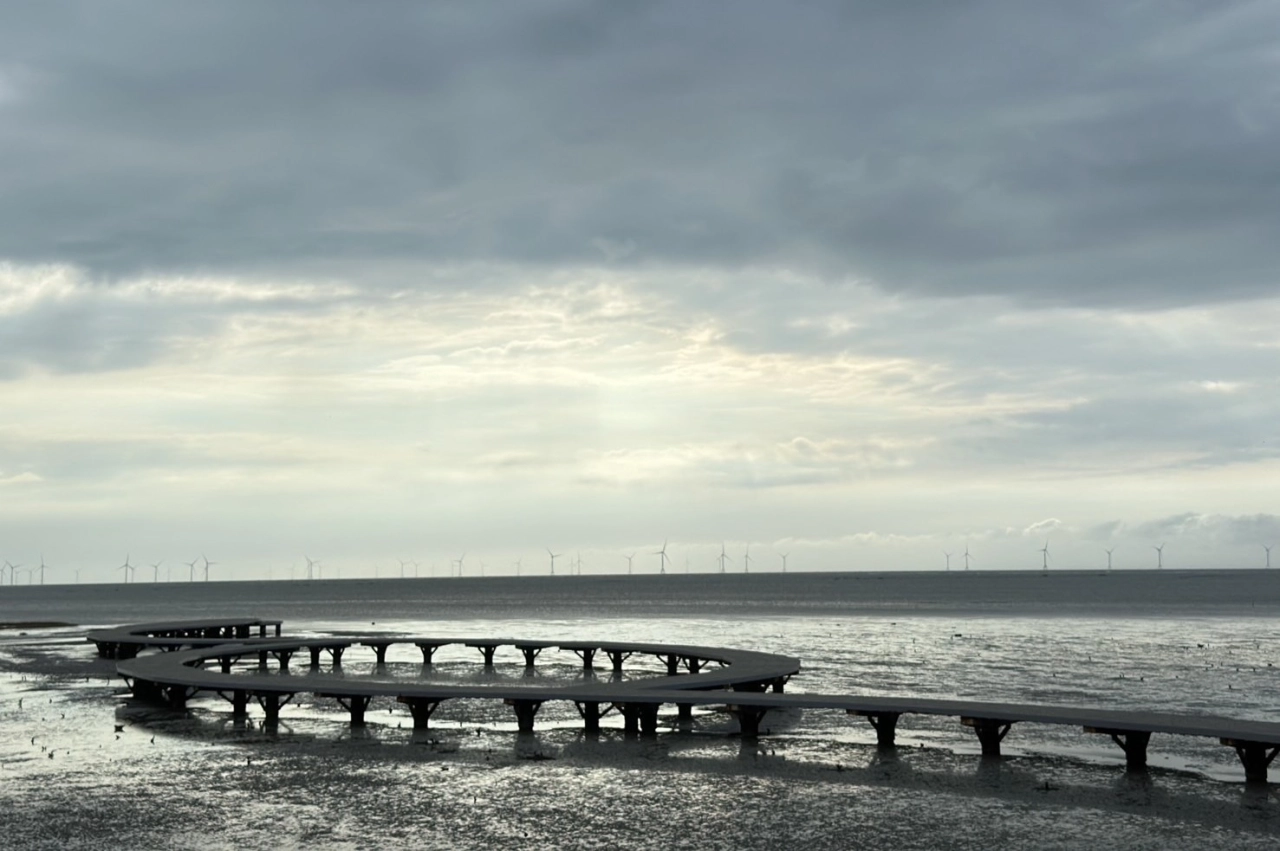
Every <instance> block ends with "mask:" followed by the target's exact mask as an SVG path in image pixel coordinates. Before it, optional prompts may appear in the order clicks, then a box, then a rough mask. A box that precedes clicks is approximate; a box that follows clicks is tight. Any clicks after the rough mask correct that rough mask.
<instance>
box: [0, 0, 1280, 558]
mask: <svg viewBox="0 0 1280 851" xmlns="http://www.w3.org/2000/svg"><path fill="white" fill-rule="evenodd" d="M1277 25H1280V12H1277V11H1276V9H1275V8H1274V6H1273V5H1270V4H1263V3H1252V2H1240V3H1227V4H1219V5H1217V6H1214V7H1212V8H1195V7H1190V6H1187V7H1173V6H1169V5H1167V4H1165V5H1160V4H1155V5H1153V4H1130V3H1102V2H1086V3H1081V4H1073V5H1072V7H1071V9H1070V10H1065V9H1064V10H1056V9H1050V8H1047V7H1044V6H1038V5H1035V6H1033V5H1028V4H1025V3H1013V2H998V1H997V0H992V2H978V3H969V4H959V5H954V4H953V5H950V6H947V7H946V8H934V7H928V8H926V7H924V6H920V5H919V4H910V3H880V2H864V3H853V4H847V3H814V4H806V5H805V6H804V7H803V8H791V7H788V8H786V9H783V8H781V7H778V6H776V5H773V4H763V3H739V4H722V5H701V6H689V5H688V4H683V3H676V2H649V3H634V4H624V5H617V6H608V7H600V6H599V5H597V4H586V3H581V2H569V0H565V1H564V2H555V3H549V4H536V5H530V4H524V3H505V4H498V5H485V6H468V7H456V6H450V5H418V4H414V5H408V4H384V5H381V6H379V7H377V8H359V9H357V8H355V7H352V6H350V5H349V4H342V3H320V4H305V5H303V4H295V3H282V4H273V5H271V6H263V5H261V4H254V3H226V4H217V5H213V6H203V7H200V8H198V9H197V8H186V7H176V6H172V5H170V4H158V3H154V2H134V3H125V4H117V5H116V6H113V7H112V8H111V9H109V10H108V9H105V8H104V7H102V6H101V5H100V4H95V3H88V2H62V3H56V2H55V3H48V4H40V5H38V6H31V7H26V8H23V9H21V10H18V11H14V12H11V13H9V14H8V15H7V16H6V26H5V27H4V28H3V30H2V31H0V48H3V50H2V51H0V55H3V56H4V57H5V59H4V60H3V62H0V185H2V186H3V187H4V196H5V199H6V203H5V204H4V205H0V382H3V386H4V387H5V388H6V410H7V412H8V413H9V416H8V417H7V418H6V420H5V421H4V422H3V423H0V471H3V473H0V484H3V486H4V487H3V490H2V491H0V493H3V494H4V497H3V498H4V499H5V506H6V509H11V510H7V511H6V517H7V518H8V519H6V520H3V521H0V531H3V532H4V533H5V539H6V540H12V541H14V542H15V543H14V546H16V547H19V548H21V547H26V548H28V549H33V550H39V548H40V547H41V546H42V541H43V540H44V539H45V538H47V537H52V536H60V537H61V538H62V539H64V540H65V539H68V538H69V537H70V536H68V535H67V534H66V530H67V529H71V528H74V529H77V530H86V531H85V534H84V535H83V536H79V537H82V538H83V540H84V541H85V542H86V543H85V544H84V549H85V552H84V553H68V554H67V559H64V561H66V560H73V559H76V558H89V557H90V553H89V551H90V550H92V551H94V552H96V548H97V547H99V546H111V547H114V548H121V547H123V548H125V549H129V545H128V541H129V540H131V539H132V536H133V535H134V534H136V533H135V532H131V531H130V530H133V529H136V528H139V527H143V526H145V527H147V528H152V527H154V526H155V525H156V524H157V523H161V521H163V522H162V525H163V527H164V529H165V530H166V531H164V532H162V533H156V534H158V535H159V537H160V538H161V540H160V541H158V542H157V546H173V547H180V546H190V545H191V542H193V541H197V540H206V539H207V537H208V536H211V535H213V534H215V532H221V534H220V540H224V541H226V542H227V543H226V546H227V547H228V549H229V550H231V552H230V553H229V554H228V555H229V557H230V558H229V559H227V558H224V559H222V560H223V561H224V563H228V564H231V565H232V566H231V567H229V568H228V569H229V570H231V571H232V573H233V574H234V571H235V570H236V568H235V567H234V564H235V560H236V559H239V560H240V563H241V564H243V565H244V567H243V570H244V572H245V575H253V571H255V570H257V569H258V568H259V567H261V566H263V565H264V564H267V563H269V562H270V561H271V559H273V558H280V557H283V554H285V553H292V552H293V551H294V550H298V549H300V548H301V547H302V544H303V542H305V541H306V539H307V536H308V535H309V534H315V533H314V532H313V531H310V530H314V529H315V528H317V527H318V526H319V527H323V528H325V529H326V530H329V531H327V532H326V533H325V534H330V535H332V537H333V542H332V546H333V548H334V549H335V550H336V551H338V552H341V553H344V555H339V554H337V553H336V552H335V555H334V556H332V558H337V559H339V560H340V559H341V558H343V557H345V558H349V559H351V560H352V561H353V562H355V561H357V560H358V559H360V558H366V557H367V558H374V557H377V556H378V555H379V554H383V555H387V554H389V553H390V551H391V550H394V551H395V552H397V553H406V552H420V551H422V550H423V549H429V548H431V547H434V546H437V545H438V546H440V547H442V548H444V549H446V550H450V551H452V550H459V551H461V549H475V550H476V551H478V550H479V548H480V547H482V546H485V547H491V548H493V549H494V550H495V562H496V561H497V560H498V559H499V558H501V557H503V556H502V555H501V554H502V553H507V554H510V555H511V556H512V558H514V557H516V556H518V555H519V554H520V553H521V552H522V551H523V550H524V549H526V548H530V547H531V548H532V549H534V550H538V549H540V548H541V547H542V546H543V545H544V544H545V543H546V542H545V541H544V540H542V538H544V537H545V536H549V535H553V536H554V537H555V538H556V540H558V541H561V542H564V546H570V545H572V542H573V541H575V540H582V541H583V544H584V546H590V547H597V548H601V550H602V551H604V550H605V549H607V548H610V547H615V546H619V547H624V548H625V546H627V545H628V544H629V542H633V541H635V540H636V539H637V538H641V539H643V538H644V537H645V536H648V537H653V538H654V539H656V540H661V539H662V538H663V537H664V536H668V535H669V536H670V537H671V538H672V540H673V541H675V540H678V541H680V542H683V545H685V546H687V547H689V548H690V551H691V552H699V553H700V552H701V550H700V549H698V548H699V547H702V546H703V545H704V544H705V545H706V546H711V543H709V542H715V541H718V540H720V539H722V538H736V539H739V540H745V539H746V537H748V536H749V535H755V536H757V537H758V539H759V541H760V542H761V543H767V542H770V541H781V542H791V543H792V544H793V545H794V546H795V548H796V554H795V556H794V557H793V561H792V567H793V568H794V569H801V568H802V567H803V566H804V565H805V563H806V553H805V548H806V547H808V548H810V550H811V552H810V553H809V556H810V557H811V558H810V560H809V562H808V566H810V567H821V568H828V567H839V566H842V565H847V564H848V563H849V562H848V560H849V559H850V558H852V557H853V554H854V553H855V552H857V551H858V548H859V547H870V548H872V551H874V553H875V561H874V563H875V564H877V565H881V566H893V567H913V566H936V565H933V564H932V562H931V561H928V562H927V560H926V559H925V554H926V553H927V554H928V558H929V559H933V556H934V555H935V551H936V550H937V549H938V546H939V545H940V544H946V545H947V546H948V547H950V546H951V545H952V544H951V543H947V542H952V543H954V542H955V541H959V540H971V541H974V542H979V541H981V542H985V543H986V544H987V545H990V546H992V547H996V548H1006V549H998V553H999V554H997V552H992V553H989V554H988V555H987V556H984V558H983V564H984V565H985V566H987V567H1000V566H1031V567H1035V566H1038V562H1037V563H1036V564H1031V565H1026V564H1023V562H1024V561H1025V559H1024V558H1023V556H1024V555H1025V554H1022V555H1019V553H1020V552H1021V550H1019V549H1018V548H1019V547H1025V546H1029V545H1030V544H1032V543H1035V540H1033V539H1036V538H1039V537H1040V532H1041V531H1043V532H1045V533H1047V534H1048V535H1049V536H1050V537H1052V538H1054V539H1055V540H1056V541H1057V543H1055V544H1054V547H1055V549H1054V552H1055V553H1056V554H1057V556H1056V558H1057V559H1058V560H1062V561H1065V562H1067V563H1070V561H1071V559H1072V558H1074V557H1077V556H1073V554H1072V552H1071V549H1070V547H1071V546H1072V544H1070V543H1069V541H1071V540H1078V541H1080V542H1081V543H1080V546H1081V547H1082V548H1088V547H1094V548H1096V547H1095V544H1097V543H1098V542H1099V541H1101V540H1102V538H1100V537H1099V533H1098V531H1097V530H1099V529H1104V528H1106V529H1110V530H1111V533H1110V534H1111V535H1112V536H1113V537H1114V538H1115V539H1117V540H1119V539H1125V540H1128V539H1130V538H1132V539H1137V538H1143V537H1157V536H1158V533H1163V532H1164V531H1167V530H1166V529H1165V527H1164V526H1161V525H1160V524H1161V523H1163V522H1164V521H1161V520H1159V519H1158V518H1171V517H1184V516H1190V517H1209V518H1228V519H1227V520H1222V521H1213V522H1204V523H1182V524H1181V525H1177V528H1176V529H1175V530H1173V531H1174V532H1176V533H1177V536H1179V540H1180V541H1182V542H1183V543H1185V544H1186V545H1187V548H1188V550H1191V549H1194V548H1195V547H1202V549H1201V550H1199V551H1198V552H1201V553H1202V555H1201V556H1198V557H1200V558H1202V560H1204V561H1206V562H1209V561H1213V560H1214V559H1216V558H1218V557H1219V556H1221V558H1222V559H1225V561H1226V562H1231V561H1232V559H1243V558H1245V556H1246V553H1247V552H1251V550H1250V549H1249V548H1250V547H1251V546H1252V544H1250V543H1249V541H1248V540H1247V538H1248V537H1249V536H1250V535H1255V536H1257V537H1259V538H1261V537H1265V535H1266V534H1268V533H1269V532H1270V531H1271V527H1270V526H1268V525H1267V523H1268V522H1270V521H1266V522H1261V523H1255V522H1253V521H1250V520H1249V519H1248V518H1252V517H1257V516H1264V517H1270V515H1265V514H1261V515H1260V514H1259V512H1265V511H1266V510H1268V505H1269V503H1268V497H1269V496H1270V495H1269V493H1268V491H1267V488H1266V486H1265V481H1266V480H1267V477H1268V476H1272V475H1274V472H1275V469H1276V466H1277V446H1278V445H1280V441H1278V438H1280V435H1277V432H1276V428H1275V426H1274V423H1275V422H1277V421H1280V419H1278V418H1280V402H1277V401H1276V400H1277V399H1280V393H1277V392H1276V391H1277V389H1280V388H1277V379H1276V378H1275V376H1276V375H1277V374H1280V370H1278V369H1277V367H1278V366H1280V363H1278V361H1280V347H1278V346H1277V345H1276V343H1275V339H1276V337H1275V334H1274V328H1275V326H1276V322H1277V321H1280V300H1278V299H1277V297H1276V295H1275V281H1274V270H1275V269H1276V268H1280V263H1278V262H1277V261H1280V256H1277V252H1278V251H1280V248H1277V245H1280V243H1277V241H1276V240H1275V239H1274V227H1273V226H1272V225H1271V223H1272V222H1274V221H1280V192H1277V191H1276V189H1275V186H1276V185H1277V181H1276V180H1275V177H1276V169H1277V162H1278V161H1277V158H1276V156H1275V154H1274V151H1275V150H1277V149H1280V144H1277V143H1280V109H1278V108H1277V101H1276V98H1275V92H1274V90H1273V87H1272V86H1271V85H1270V82H1269V81H1270V80H1272V79H1275V76H1276V72H1277V71H1280V68H1277V67H1276V66H1277V60H1276V57H1275V53H1274V51H1273V50H1272V49H1271V45H1270V40H1269V39H1267V38H1266V36H1265V34H1266V33H1269V32H1273V31H1274V30H1275V29H1276V26H1277ZM15 494H21V495H20V496H14V495H15ZM423 512H428V515H429V516H431V517H433V518H436V519H438V520H439V523H429V524H427V525H428V527H429V528H427V529H426V530H424V529H423V528H422V521H421V517H422V516H423ZM112 516H114V517H116V518H117V520H118V521H119V522H116V523H114V524H113V523H111V522H108V521H107V520H106V519H104V518H107V517H112ZM267 517H271V518H273V521H274V522H270V523H269V522H267V520H265V519H264V518H267ZM1045 518H1061V519H1055V520H1054V521H1053V522H1054V523H1056V524H1058V525H1056V526H1053V527H1052V528H1048V527H1042V526H1041V525H1039V524H1043V523H1046V522H1048V521H1046V520H1045ZM1117 518H1121V519H1117ZM1153 518H1157V519H1153ZM1223 523H1227V524H1228V525H1229V526H1230V528H1232V529H1235V530H1238V531H1237V532H1233V533H1232V534H1225V533H1223V532H1221V527H1222V524H1223ZM1109 524H1110V525H1109ZM1152 524H1155V525H1152ZM1215 524H1216V525H1215ZM1231 524H1234V525H1231ZM1010 530H1013V531H1010ZM1026 530H1035V532H1034V534H1033V533H1029V532H1026ZM10 533H12V534H10ZM42 536H43V537H42ZM37 539H40V540H37ZM166 542H167V543H166ZM817 542H823V543H822V544H821V545H819V544H818V543H817ZM308 546H310V545H309V544H308ZM556 546H561V544H559V543H557V544H556ZM1041 546H1043V543H1041ZM1214 546H1217V547H1220V548H1222V549H1221V550H1220V551H1215V550H1213V547H1214ZM343 548H345V549H343ZM460 548H461V549H460ZM1232 548H1237V549H1232ZM1237 550H1238V551H1237ZM384 551H385V552H384ZM717 551H718V550H717ZM1089 551H1090V552H1092V550H1089ZM1175 551H1176V548H1175ZM1032 555H1033V556H1034V552H1032ZM1078 558H1079V559H1081V560H1082V561H1087V560H1088V559H1087V558H1086V557H1085V549H1081V550H1080V552H1079V554H1078ZM596 561H597V562H599V563H606V564H607V563H610V560H609V559H607V558H599V559H596ZM1215 563H1216V562H1215ZM352 569H355V567H354V565H353V568H352ZM619 569H620V568H619Z"/></svg>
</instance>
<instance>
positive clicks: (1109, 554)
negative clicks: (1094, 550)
mask: <svg viewBox="0 0 1280 851" xmlns="http://www.w3.org/2000/svg"><path fill="white" fill-rule="evenodd" d="M1115 551H1116V548H1115V547H1112V548H1111V549H1109V550H1107V572H1108V573H1110V572H1111V554H1112V553H1113V552H1115Z"/></svg>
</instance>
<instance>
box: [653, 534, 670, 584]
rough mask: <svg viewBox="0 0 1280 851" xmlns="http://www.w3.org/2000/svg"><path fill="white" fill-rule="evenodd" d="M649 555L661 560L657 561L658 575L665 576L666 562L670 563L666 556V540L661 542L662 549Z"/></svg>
mask: <svg viewBox="0 0 1280 851" xmlns="http://www.w3.org/2000/svg"><path fill="white" fill-rule="evenodd" d="M650 555H655V556H661V558H659V559H658V573H660V574H662V575H664V576H665V575H666V573H667V562H669V561H671V558H670V557H669V556H668V555H667V542H666V540H665V539H663V541H662V549H660V550H658V551H657V552H654V553H650Z"/></svg>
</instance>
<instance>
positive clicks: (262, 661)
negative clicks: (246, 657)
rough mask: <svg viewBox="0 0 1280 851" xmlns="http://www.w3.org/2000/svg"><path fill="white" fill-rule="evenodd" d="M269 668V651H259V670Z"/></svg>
mask: <svg viewBox="0 0 1280 851" xmlns="http://www.w3.org/2000/svg"><path fill="white" fill-rule="evenodd" d="M266 669H267V651H265V650H259V651H258V670H261V671H265V670H266Z"/></svg>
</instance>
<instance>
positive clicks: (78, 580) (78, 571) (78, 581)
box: [76, 567, 80, 585]
mask: <svg viewBox="0 0 1280 851" xmlns="http://www.w3.org/2000/svg"><path fill="white" fill-rule="evenodd" d="M76 584H77V585H79V584H80V568H78V567H77V568H76Z"/></svg>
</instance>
